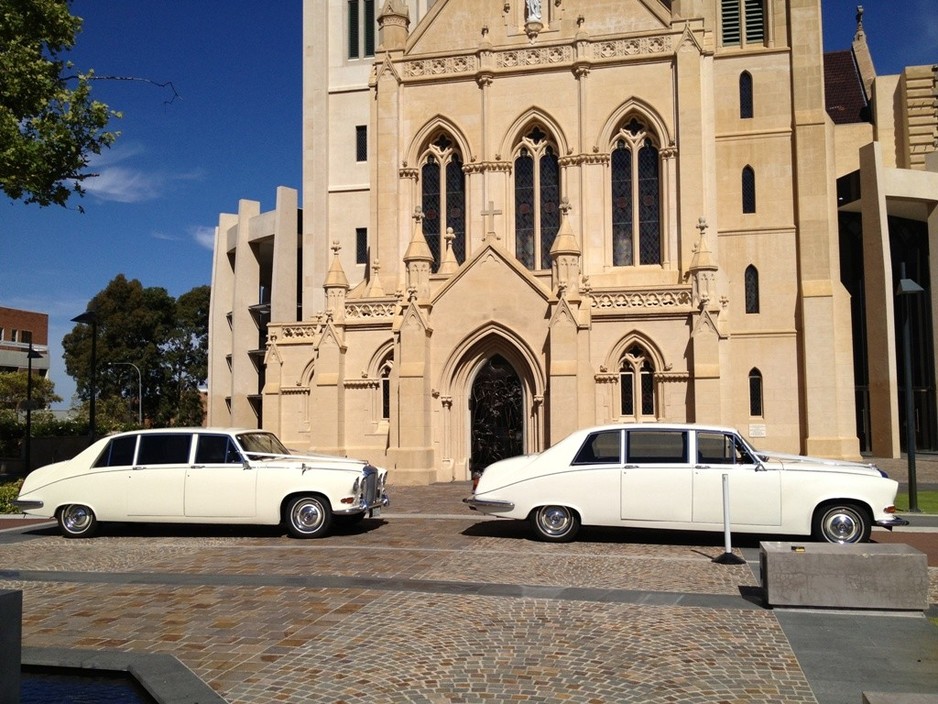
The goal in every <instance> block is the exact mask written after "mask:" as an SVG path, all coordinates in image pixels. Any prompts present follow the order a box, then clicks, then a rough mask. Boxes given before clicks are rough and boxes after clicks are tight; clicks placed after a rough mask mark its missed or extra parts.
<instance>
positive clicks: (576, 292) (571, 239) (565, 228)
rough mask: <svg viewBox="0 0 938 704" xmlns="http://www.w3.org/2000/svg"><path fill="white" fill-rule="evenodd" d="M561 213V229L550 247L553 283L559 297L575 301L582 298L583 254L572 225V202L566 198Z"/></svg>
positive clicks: (562, 203) (561, 206)
mask: <svg viewBox="0 0 938 704" xmlns="http://www.w3.org/2000/svg"><path fill="white" fill-rule="evenodd" d="M560 212H561V218H560V229H559V230H558V231H557V236H556V237H555V238H554V243H553V244H552V245H551V247H550V258H551V261H552V262H553V264H552V265H551V271H552V274H553V277H552V278H553V282H552V283H553V286H554V290H555V291H557V292H558V294H557V295H558V297H566V298H568V299H573V300H575V299H578V298H579V296H580V259H581V256H582V254H583V252H582V250H581V249H580V243H579V242H578V241H577V238H576V235H574V234H573V227H572V226H571V225H570V218H569V217H568V215H569V213H570V201H568V200H567V198H566V196H565V197H564V198H563V200H562V201H561V203H560Z"/></svg>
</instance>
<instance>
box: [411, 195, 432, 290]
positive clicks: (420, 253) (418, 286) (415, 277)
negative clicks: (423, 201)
mask: <svg viewBox="0 0 938 704" xmlns="http://www.w3.org/2000/svg"><path fill="white" fill-rule="evenodd" d="M413 217H414V223H415V224H414V235H413V237H411V239H410V244H409V245H407V251H406V252H405V253H404V266H405V267H406V269H407V297H408V298H409V299H411V300H412V299H414V298H416V299H419V300H426V299H428V298H429V297H430V268H431V267H432V266H433V253H432V252H430V247H429V246H428V245H427V238H426V237H424V234H423V210H421V208H420V206H419V205H418V206H417V207H416V208H414V216H413Z"/></svg>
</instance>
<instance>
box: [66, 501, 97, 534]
mask: <svg viewBox="0 0 938 704" xmlns="http://www.w3.org/2000/svg"><path fill="white" fill-rule="evenodd" d="M63 522H64V523H65V527H66V528H68V530H69V531H71V532H73V533H75V532H80V531H82V530H84V529H85V528H87V527H88V524H89V523H90V522H91V512H90V511H89V510H88V509H87V508H86V507H85V506H69V507H68V508H67V509H65V516H64V518H63Z"/></svg>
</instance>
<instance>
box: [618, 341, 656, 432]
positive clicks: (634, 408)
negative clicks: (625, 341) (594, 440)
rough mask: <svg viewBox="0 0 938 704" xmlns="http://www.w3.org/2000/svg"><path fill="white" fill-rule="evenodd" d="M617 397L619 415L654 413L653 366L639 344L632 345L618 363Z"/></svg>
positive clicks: (646, 415) (636, 415)
mask: <svg viewBox="0 0 938 704" xmlns="http://www.w3.org/2000/svg"><path fill="white" fill-rule="evenodd" d="M636 379H637V380H638V384H637V385H636ZM619 399H620V415H621V416H623V417H632V418H639V417H649V416H654V415H655V368H654V366H652V364H651V360H649V359H648V355H647V353H646V352H645V350H644V349H643V348H642V346H641V345H638V344H635V345H632V346H631V347H629V349H628V351H627V352H626V353H625V355H624V356H623V357H622V361H621V362H620V365H619Z"/></svg>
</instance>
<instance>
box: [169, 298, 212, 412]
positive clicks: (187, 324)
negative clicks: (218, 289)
mask: <svg viewBox="0 0 938 704" xmlns="http://www.w3.org/2000/svg"><path fill="white" fill-rule="evenodd" d="M211 291H212V289H211V287H209V286H198V287H196V288H194V289H192V290H191V291H189V292H187V293H184V294H182V295H181V296H180V297H179V298H178V299H177V300H176V321H175V326H174V327H173V329H172V331H171V332H170V334H169V337H168V338H167V340H166V344H165V345H164V346H163V360H164V364H165V366H166V372H167V374H168V379H167V388H166V396H165V398H164V399H163V401H164V404H165V409H164V413H163V414H162V417H163V418H164V419H165V420H166V422H167V423H169V424H171V425H199V424H200V423H201V422H202V417H203V415H204V413H203V410H202V394H201V392H200V391H199V386H200V385H201V384H202V383H203V382H204V381H205V379H206V378H207V377H208V312H209V301H210V299H211Z"/></svg>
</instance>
